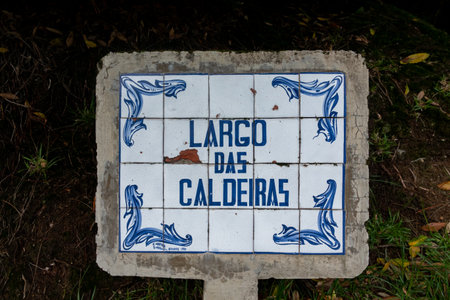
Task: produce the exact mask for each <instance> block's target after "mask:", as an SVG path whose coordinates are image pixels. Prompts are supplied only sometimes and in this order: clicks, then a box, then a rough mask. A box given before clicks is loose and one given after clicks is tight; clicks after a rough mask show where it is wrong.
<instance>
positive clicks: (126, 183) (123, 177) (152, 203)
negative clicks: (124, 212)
mask: <svg viewBox="0 0 450 300" xmlns="http://www.w3.org/2000/svg"><path fill="white" fill-rule="evenodd" d="M162 178H163V165H162V164H120V207H126V203H127V197H131V195H134V194H135V193H131V192H132V191H136V192H137V193H139V194H142V196H141V198H142V204H141V205H140V207H143V208H144V207H152V208H156V207H159V208H162V207H163V201H162V200H163V188H162V186H163V185H162V181H163V180H162ZM133 185H136V187H137V188H135V189H134V190H130V189H131V188H132V187H131V186H133ZM125 191H127V193H126V192H125ZM134 203H135V202H134V201H132V199H128V205H133V206H134Z"/></svg>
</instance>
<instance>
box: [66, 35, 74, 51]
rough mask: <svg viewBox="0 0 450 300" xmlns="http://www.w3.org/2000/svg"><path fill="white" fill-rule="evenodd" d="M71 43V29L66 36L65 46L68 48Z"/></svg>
mask: <svg viewBox="0 0 450 300" xmlns="http://www.w3.org/2000/svg"><path fill="white" fill-rule="evenodd" d="M72 45H73V31H71V32H70V33H69V35H68V36H67V38H66V46H67V48H69V47H70V46H72Z"/></svg>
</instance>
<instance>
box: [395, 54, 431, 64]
mask: <svg viewBox="0 0 450 300" xmlns="http://www.w3.org/2000/svg"><path fill="white" fill-rule="evenodd" d="M429 56H430V54H428V53H414V54H411V55H409V56H407V57H405V58H403V59H402V60H401V61H400V63H401V64H402V65H404V64H417V63H420V62H422V61H424V60H425V59H427V58H428V57H429Z"/></svg>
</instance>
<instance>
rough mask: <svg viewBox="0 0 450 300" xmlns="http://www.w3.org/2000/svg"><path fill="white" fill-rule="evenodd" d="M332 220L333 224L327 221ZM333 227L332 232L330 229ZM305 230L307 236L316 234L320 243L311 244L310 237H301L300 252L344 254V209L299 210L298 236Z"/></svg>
mask: <svg viewBox="0 0 450 300" xmlns="http://www.w3.org/2000/svg"><path fill="white" fill-rule="evenodd" d="M331 221H334V224H331V223H330V224H328V225H329V226H324V225H325V224H327V222H331ZM330 226H331V227H332V228H333V229H334V233H333V232H332V231H331V230H330ZM304 230H307V231H308V236H313V235H314V234H316V235H317V236H319V237H320V240H321V243H320V244H318V245H312V244H311V243H309V242H308V239H309V238H310V237H308V236H306V237H303V239H304V244H303V245H300V254H344V211H342V210H300V237H301V238H302V231H304ZM314 242H315V241H314Z"/></svg>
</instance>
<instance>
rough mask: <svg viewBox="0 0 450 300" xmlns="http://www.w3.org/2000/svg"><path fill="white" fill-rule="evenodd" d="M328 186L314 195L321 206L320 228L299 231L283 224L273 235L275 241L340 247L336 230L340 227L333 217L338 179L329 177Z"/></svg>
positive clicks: (278, 242) (288, 243) (318, 206)
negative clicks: (279, 230) (278, 231)
mask: <svg viewBox="0 0 450 300" xmlns="http://www.w3.org/2000/svg"><path fill="white" fill-rule="evenodd" d="M327 183H328V188H327V190H326V191H325V192H323V193H322V194H320V195H317V196H313V198H314V202H315V204H314V207H316V208H320V209H321V210H320V212H319V216H318V217H317V225H318V228H319V230H311V229H305V230H301V231H300V232H299V230H298V229H296V228H295V227H292V226H287V225H285V224H282V227H283V229H282V230H281V232H280V233H275V234H274V235H273V241H274V242H275V243H276V244H278V245H298V244H300V245H304V244H305V242H308V243H309V244H311V245H320V244H323V245H325V246H328V247H329V248H331V249H333V250H337V249H339V247H340V246H341V243H340V242H339V240H338V239H337V238H336V235H335V230H336V228H337V227H338V225H337V223H336V221H335V220H334V218H333V211H332V210H331V209H332V208H333V202H334V196H335V194H336V181H334V180H333V179H328V180H327Z"/></svg>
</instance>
